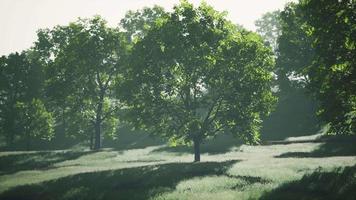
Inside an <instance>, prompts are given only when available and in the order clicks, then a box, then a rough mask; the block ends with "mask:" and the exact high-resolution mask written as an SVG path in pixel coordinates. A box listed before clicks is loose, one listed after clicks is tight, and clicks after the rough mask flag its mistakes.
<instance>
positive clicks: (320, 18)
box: [300, 0, 356, 134]
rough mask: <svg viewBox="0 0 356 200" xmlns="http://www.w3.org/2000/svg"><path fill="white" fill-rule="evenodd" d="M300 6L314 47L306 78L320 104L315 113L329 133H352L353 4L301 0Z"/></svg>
mask: <svg viewBox="0 0 356 200" xmlns="http://www.w3.org/2000/svg"><path fill="white" fill-rule="evenodd" d="M320 5H323V6H322V7H320ZM300 7H301V9H302V11H303V19H304V20H305V22H306V23H307V24H308V26H309V27H307V28H305V29H304V30H305V31H306V32H307V33H308V34H309V35H310V36H311V38H312V41H313V42H312V45H313V47H314V48H315V59H314V62H313V64H312V65H311V66H310V67H309V68H308V76H309V78H310V83H309V88H310V90H311V91H312V92H313V94H314V95H315V96H316V97H317V99H318V100H319V102H320V105H321V108H320V110H319V113H318V114H319V115H320V116H321V118H322V119H323V120H324V121H326V122H330V127H331V129H330V132H331V133H335V134H355V133H356V131H355V130H356V128H355V127H356V124H355V120H353V119H354V117H352V116H354V114H353V113H355V111H356V92H355V88H356V82H355V74H356V67H355V66H356V58H355V56H354V55H356V45H355V38H356V23H355V16H356V3H355V1H349V0H342V1H327V0H323V1H316V0H302V1H301V2H300Z"/></svg>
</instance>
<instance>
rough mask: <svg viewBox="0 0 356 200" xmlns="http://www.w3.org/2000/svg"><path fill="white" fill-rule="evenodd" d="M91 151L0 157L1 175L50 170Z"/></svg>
mask: <svg viewBox="0 0 356 200" xmlns="http://www.w3.org/2000/svg"><path fill="white" fill-rule="evenodd" d="M89 153H92V152H91V151H81V152H79V151H78V152H76V151H66V152H53V151H52V152H36V153H23V154H15V155H6V156H0V175H7V174H12V173H16V172H18V171H23V170H39V169H41V170H43V169H49V168H51V167H52V165H53V164H56V163H59V162H63V161H67V160H74V159H77V158H79V157H80V156H83V155H86V154H89Z"/></svg>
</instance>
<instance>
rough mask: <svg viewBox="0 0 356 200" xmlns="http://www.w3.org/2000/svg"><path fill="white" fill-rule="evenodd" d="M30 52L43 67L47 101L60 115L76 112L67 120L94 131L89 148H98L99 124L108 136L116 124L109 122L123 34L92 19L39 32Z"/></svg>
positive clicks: (122, 60) (120, 65) (114, 103)
mask: <svg viewBox="0 0 356 200" xmlns="http://www.w3.org/2000/svg"><path fill="white" fill-rule="evenodd" d="M35 49H36V51H37V52H38V53H39V54H40V55H41V59H42V60H43V61H44V62H45V63H46V64H47V75H48V80H47V88H48V89H47V91H48V92H49V93H48V96H49V98H51V100H52V101H53V102H55V104H57V106H58V107H59V110H60V111H61V112H59V113H61V114H64V115H66V114H68V113H76V114H75V117H72V118H71V119H75V118H76V117H77V118H79V119H80V120H81V121H80V122H79V124H81V125H82V124H83V123H84V124H86V125H84V126H83V129H84V130H88V128H87V127H92V128H94V129H95V146H94V148H97V149H98V148H100V146H101V137H102V134H101V132H102V131H101V129H102V126H103V123H105V127H104V128H105V130H104V132H107V133H108V134H111V133H110V132H112V131H114V130H115V128H113V127H114V126H116V123H114V122H115V120H108V119H109V118H112V116H114V115H115V113H116V112H117V111H118V109H119V108H120V106H121V104H120V102H118V101H117V100H116V99H114V98H113V97H114V91H113V90H112V89H113V88H114V87H115V86H116V85H117V84H119V82H120V80H121V79H122V76H120V72H121V71H122V69H123V68H124V67H125V66H126V64H125V62H126V61H125V59H126V56H127V53H128V46H127V43H126V41H125V37H124V34H123V33H121V32H120V31H119V30H118V29H116V28H109V27H107V25H106V21H104V20H103V19H101V18H100V17H99V16H96V17H94V18H92V19H79V20H78V21H77V22H74V23H71V24H69V25H68V26H56V27H55V28H53V29H52V30H49V29H46V30H41V31H40V32H39V33H38V41H37V43H36V47H35ZM64 117H65V116H64ZM83 121H84V122H83ZM72 122H74V123H75V122H76V121H75V120H74V121H72ZM72 122H70V123H72ZM110 122H113V123H110ZM76 127H78V126H76ZM82 132H85V131H82ZM91 133H92V134H94V132H91ZM93 137H94V135H91V142H92V141H93V139H94V138H93ZM92 147H93V146H92Z"/></svg>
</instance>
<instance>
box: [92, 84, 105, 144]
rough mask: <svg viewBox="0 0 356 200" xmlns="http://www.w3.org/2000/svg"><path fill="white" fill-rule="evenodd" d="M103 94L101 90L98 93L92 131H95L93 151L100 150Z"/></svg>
mask: <svg viewBox="0 0 356 200" xmlns="http://www.w3.org/2000/svg"><path fill="white" fill-rule="evenodd" d="M104 93H105V91H103V90H102V91H101V93H100V97H99V102H98V107H97V110H96V119H95V124H94V129H95V144H94V150H98V149H100V148H101V123H102V120H103V119H102V112H103V102H104Z"/></svg>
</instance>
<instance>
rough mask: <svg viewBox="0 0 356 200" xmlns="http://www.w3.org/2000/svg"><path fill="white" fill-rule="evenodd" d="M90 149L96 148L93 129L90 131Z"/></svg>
mask: <svg viewBox="0 0 356 200" xmlns="http://www.w3.org/2000/svg"><path fill="white" fill-rule="evenodd" d="M89 148H90V150H93V149H94V131H92V132H91V133H90V146H89Z"/></svg>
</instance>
